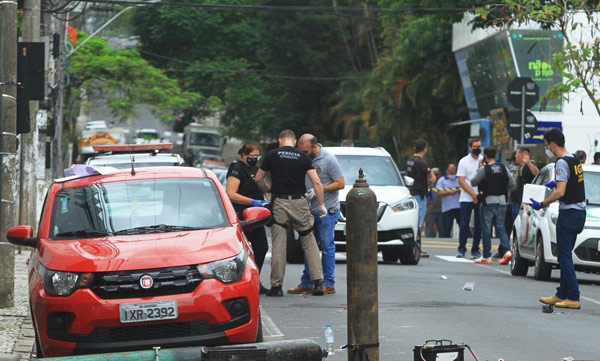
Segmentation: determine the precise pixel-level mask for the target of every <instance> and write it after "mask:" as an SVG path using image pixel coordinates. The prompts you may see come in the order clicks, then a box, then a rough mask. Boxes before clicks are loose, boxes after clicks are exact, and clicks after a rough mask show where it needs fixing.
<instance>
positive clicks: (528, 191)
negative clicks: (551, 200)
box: [521, 184, 550, 204]
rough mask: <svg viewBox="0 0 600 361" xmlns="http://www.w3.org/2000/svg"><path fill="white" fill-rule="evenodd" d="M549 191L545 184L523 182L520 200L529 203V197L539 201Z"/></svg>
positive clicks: (544, 197)
mask: <svg viewBox="0 0 600 361" xmlns="http://www.w3.org/2000/svg"><path fill="white" fill-rule="evenodd" d="M549 193H550V189H548V188H547V187H546V186H543V185H537V184H525V187H523V199H522V200H521V202H523V203H526V204H531V199H530V198H533V199H535V200H536V201H538V202H541V201H543V200H544V199H546V197H547V196H548V194H549Z"/></svg>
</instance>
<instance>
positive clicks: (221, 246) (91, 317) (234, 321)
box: [7, 167, 270, 357]
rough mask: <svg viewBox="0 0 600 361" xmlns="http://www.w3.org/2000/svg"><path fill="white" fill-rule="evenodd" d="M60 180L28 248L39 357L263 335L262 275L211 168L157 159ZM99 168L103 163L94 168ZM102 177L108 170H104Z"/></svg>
mask: <svg viewBox="0 0 600 361" xmlns="http://www.w3.org/2000/svg"><path fill="white" fill-rule="evenodd" d="M86 169H87V171H88V172H89V171H90V169H91V173H92V175H83V176H72V177H69V178H64V179H62V180H57V181H56V182H55V183H54V184H52V186H51V187H50V189H49V190H48V194H47V196H46V201H45V205H44V209H43V211H42V217H41V221H40V224H39V231H38V235H37V236H36V237H33V233H32V228H31V227H30V226H17V227H13V228H11V229H10V230H9V231H8V233H7V238H8V239H9V241H10V242H12V243H13V244H17V245H25V246H29V247H33V251H32V254H31V257H30V259H29V262H28V264H29V302H30V308H31V312H32V316H33V317H32V319H33V323H34V328H35V331H36V342H37V344H36V345H37V350H38V357H42V356H43V357H55V356H65V355H76V354H88V353H99V352H116V351H126V350H139V349H149V348H151V347H153V346H162V347H179V346H190V345H206V346H212V345H224V344H236V343H249V342H255V341H262V327H261V323H260V315H259V275H258V268H257V267H256V264H255V262H254V257H253V252H252V248H251V246H250V243H249V242H248V241H247V239H246V237H245V236H244V233H243V230H244V229H247V228H252V227H254V226H258V225H262V224H264V223H266V222H267V221H268V218H269V217H270V212H269V211H268V210H267V209H265V208H249V209H247V210H246V212H245V219H246V220H245V221H240V220H239V219H238V218H237V216H236V214H235V211H234V209H233V207H232V205H231V203H230V201H229V199H228V197H227V195H226V193H225V190H224V189H223V187H222V186H221V184H220V182H219V181H218V179H217V178H216V177H215V175H214V174H213V173H212V172H210V171H206V170H204V169H198V168H188V167H154V168H139V169H135V170H134V171H132V170H115V169H113V170H112V172H113V174H106V172H105V170H104V174H103V175H102V174H98V170H96V169H93V168H90V167H88V168H86ZM101 172H102V171H101ZM109 173H110V172H109Z"/></svg>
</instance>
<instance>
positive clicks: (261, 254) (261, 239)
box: [245, 227, 269, 271]
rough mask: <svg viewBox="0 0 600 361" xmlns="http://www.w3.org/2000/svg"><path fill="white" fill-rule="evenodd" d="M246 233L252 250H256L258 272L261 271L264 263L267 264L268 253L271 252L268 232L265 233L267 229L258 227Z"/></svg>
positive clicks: (255, 258)
mask: <svg viewBox="0 0 600 361" xmlns="http://www.w3.org/2000/svg"><path fill="white" fill-rule="evenodd" d="M245 233H246V237H247V238H248V241H250V244H252V249H253V250H254V260H255V261H256V265H257V266H258V270H259V271H260V270H261V269H262V266H263V263H264V262H265V256H266V255H267V251H268V250H269V244H268V243H267V232H266V231H265V227H258V228H255V229H253V230H250V231H247V232H245Z"/></svg>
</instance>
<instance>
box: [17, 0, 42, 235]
mask: <svg viewBox="0 0 600 361" xmlns="http://www.w3.org/2000/svg"><path fill="white" fill-rule="evenodd" d="M40 7H41V1H40V0H25V2H24V4H23V40H24V41H26V42H38V41H40V20H41V19H40V15H41V8H40ZM37 111H38V101H30V102H29V117H30V118H29V124H31V132H29V133H27V134H21V182H20V185H19V193H20V197H19V199H20V205H19V224H29V225H34V223H35V219H36V209H35V208H36V203H37V194H36V192H35V189H36V188H37V187H36V170H35V159H34V153H37V152H34V149H36V148H37V147H38V143H39V139H38V137H39V134H38V132H37Z"/></svg>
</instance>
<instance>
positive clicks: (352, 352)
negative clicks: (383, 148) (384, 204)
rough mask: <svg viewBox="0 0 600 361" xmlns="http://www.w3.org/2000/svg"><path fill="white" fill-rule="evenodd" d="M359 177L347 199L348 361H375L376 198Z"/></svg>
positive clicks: (376, 311) (376, 346) (376, 320)
mask: <svg viewBox="0 0 600 361" xmlns="http://www.w3.org/2000/svg"><path fill="white" fill-rule="evenodd" d="M358 174H359V175H358V179H357V180H356V182H355V183H354V187H353V188H352V190H350V192H349V193H348V195H347V196H346V245H347V246H346V257H347V265H348V266H347V276H348V280H347V284H348V361H367V360H369V361H378V360H379V320H378V304H377V197H376V196H375V193H374V192H373V191H372V190H371V189H370V188H369V184H368V183H367V180H366V179H365V175H364V173H363V170H362V169H361V170H359V173H358Z"/></svg>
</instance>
